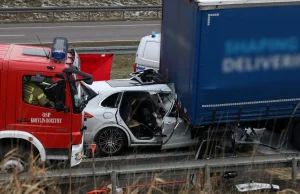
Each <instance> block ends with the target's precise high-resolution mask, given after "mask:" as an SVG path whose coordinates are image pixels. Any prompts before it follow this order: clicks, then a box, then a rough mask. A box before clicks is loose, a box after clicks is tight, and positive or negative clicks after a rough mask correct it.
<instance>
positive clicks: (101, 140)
mask: <svg viewBox="0 0 300 194" xmlns="http://www.w3.org/2000/svg"><path fill="white" fill-rule="evenodd" d="M124 143H125V136H124V133H123V131H121V130H120V129H118V128H114V127H110V128H107V129H104V130H103V131H101V133H100V134H99V137H98V146H99V149H100V150H101V151H102V152H104V153H106V154H116V153H119V152H120V151H121V150H122V149H123V147H124Z"/></svg>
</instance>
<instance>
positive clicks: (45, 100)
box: [22, 75, 54, 109]
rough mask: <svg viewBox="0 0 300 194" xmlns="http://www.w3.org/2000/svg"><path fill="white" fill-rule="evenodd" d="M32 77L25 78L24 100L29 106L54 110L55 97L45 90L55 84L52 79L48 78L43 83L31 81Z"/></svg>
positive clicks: (26, 76)
mask: <svg viewBox="0 0 300 194" xmlns="http://www.w3.org/2000/svg"><path fill="white" fill-rule="evenodd" d="M31 76H32V75H25V76H23V79H22V81H23V91H22V98H23V101H24V102H25V103H27V104H31V105H35V106H42V107H46V108H53V109H54V102H53V101H54V97H53V94H52V93H51V91H47V90H45V88H46V87H47V86H49V85H51V84H52V83H53V81H52V79H51V77H46V79H45V80H44V81H43V82H42V83H38V82H34V81H31Z"/></svg>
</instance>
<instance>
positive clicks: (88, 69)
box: [78, 54, 114, 81]
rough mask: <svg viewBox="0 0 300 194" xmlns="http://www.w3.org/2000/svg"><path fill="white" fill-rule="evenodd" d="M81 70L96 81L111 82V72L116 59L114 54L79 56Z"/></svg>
mask: <svg viewBox="0 0 300 194" xmlns="http://www.w3.org/2000/svg"><path fill="white" fill-rule="evenodd" d="M78 55H79V57H80V62H81V64H80V70H81V71H83V72H85V73H88V74H91V75H92V76H93V78H94V81H104V80H110V72H111V68H112V63H113V59H114V55H113V54H78Z"/></svg>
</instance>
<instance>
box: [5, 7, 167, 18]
mask: <svg viewBox="0 0 300 194" xmlns="http://www.w3.org/2000/svg"><path fill="white" fill-rule="evenodd" d="M133 11H153V12H156V18H157V19H159V12H161V11H162V6H161V5H130V6H129V5H126V6H78V7H77V6H68V7H24V8H0V14H16V15H17V18H16V20H17V21H19V17H18V16H19V14H26V13H51V14H52V17H49V19H50V20H52V21H54V19H55V13H63V12H64V13H70V12H81V13H82V12H86V13H88V16H87V17H88V18H87V19H88V20H90V19H91V15H90V14H91V13H93V12H121V13H122V19H123V20H124V19H125V12H133Z"/></svg>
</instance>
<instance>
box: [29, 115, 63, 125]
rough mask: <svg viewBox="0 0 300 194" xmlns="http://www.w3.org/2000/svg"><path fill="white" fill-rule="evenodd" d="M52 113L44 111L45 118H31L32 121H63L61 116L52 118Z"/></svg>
mask: <svg viewBox="0 0 300 194" xmlns="http://www.w3.org/2000/svg"><path fill="white" fill-rule="evenodd" d="M50 116H51V113H49V112H43V113H42V117H44V118H31V123H61V121H62V119H61V118H50Z"/></svg>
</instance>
